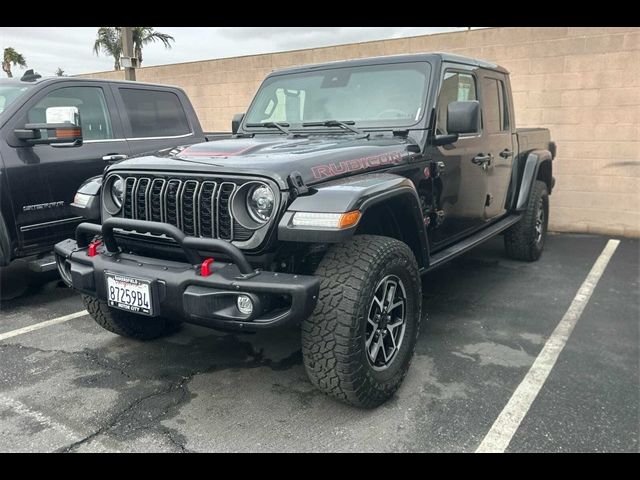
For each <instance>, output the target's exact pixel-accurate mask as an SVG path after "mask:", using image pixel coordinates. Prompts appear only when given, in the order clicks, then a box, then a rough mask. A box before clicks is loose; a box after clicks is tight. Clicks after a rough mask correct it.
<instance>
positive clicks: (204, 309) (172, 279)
mask: <svg viewBox="0 0 640 480" xmlns="http://www.w3.org/2000/svg"><path fill="white" fill-rule="evenodd" d="M114 229H122V230H135V231H136V232H138V233H154V234H165V235H166V236H168V237H170V238H172V239H173V240H174V241H175V242H176V243H177V244H178V245H179V246H180V247H182V249H183V250H184V253H185V255H186V257H187V258H188V259H189V262H190V263H184V262H174V261H167V260H160V259H154V258H149V257H142V256H139V255H132V254H127V253H123V252H121V251H120V249H119V248H118V243H117V238H116V236H115V235H114ZM96 235H100V236H101V237H102V241H103V244H102V245H100V246H99V247H98V248H97V252H96V254H95V255H94V256H90V255H89V250H90V249H89V248H88V247H89V244H90V242H91V241H92V240H93V238H94V237H95V236H96ZM54 251H55V254H56V261H57V264H58V270H60V274H61V276H62V278H63V279H64V280H65V282H66V283H67V284H69V285H70V286H71V287H73V288H75V289H77V290H79V291H81V292H83V293H85V294H87V295H90V296H93V297H97V298H100V299H102V300H106V299H107V287H106V279H105V272H108V273H114V274H119V275H126V276H131V277H134V278H137V279H142V280H149V281H150V282H151V283H150V288H151V296H152V299H153V312H154V313H153V314H154V316H162V317H171V318H180V319H181V320H183V321H185V322H189V323H197V324H199V325H204V326H208V327H212V328H225V329H242V330H258V329H262V328H269V327H275V326H279V325H283V324H285V323H288V322H291V321H296V320H302V319H304V318H306V317H307V316H309V315H310V314H311V312H312V311H313V309H314V307H315V304H316V300H317V298H318V291H319V288H320V282H319V280H318V279H317V278H316V277H313V276H309V275H294V274H289V273H277V272H265V271H260V270H254V269H253V268H252V267H251V265H250V264H249V262H248V261H247V259H246V257H245V256H244V254H243V253H242V251H241V250H239V249H238V248H237V247H235V246H234V245H232V244H230V243H228V242H225V241H223V240H215V239H203V238H195V237H188V236H185V235H184V233H183V232H182V231H180V230H179V229H177V228H176V227H174V226H172V225H168V224H164V223H158V222H146V221H141V220H130V219H120V218H110V219H108V220H105V222H104V223H103V224H102V226H100V225H96V224H92V223H81V224H80V225H79V226H78V228H77V230H76V240H72V239H68V240H64V241H62V242H60V243H58V244H57V245H56V246H55V250H54ZM216 254H218V255H222V256H223V257H225V258H227V259H229V260H230V262H229V263H226V262H219V261H214V262H213V263H212V264H211V265H210V274H209V275H208V276H203V275H201V272H200V265H201V263H202V261H203V260H204V259H205V258H209V257H214V258H215V256H216ZM241 294H245V295H248V296H249V297H250V298H251V299H252V300H253V304H254V309H253V312H252V313H251V314H249V315H246V314H242V313H240V311H239V310H238V309H237V307H236V300H237V297H238V295H241Z"/></svg>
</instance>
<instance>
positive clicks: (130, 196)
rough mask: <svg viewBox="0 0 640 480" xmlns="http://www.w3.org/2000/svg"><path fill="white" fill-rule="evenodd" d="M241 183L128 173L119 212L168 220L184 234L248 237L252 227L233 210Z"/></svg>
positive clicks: (131, 215)
mask: <svg viewBox="0 0 640 480" xmlns="http://www.w3.org/2000/svg"><path fill="white" fill-rule="evenodd" d="M237 188H238V185H237V184H236V183H234V182H232V181H229V180H227V179H212V180H204V181H203V180H195V179H183V178H180V179H179V178H149V177H125V179H124V201H123V205H122V209H121V211H120V214H119V215H120V216H122V217H124V218H133V219H138V220H150V221H154V222H164V223H169V224H171V225H173V226H175V227H178V228H179V229H180V230H182V231H183V232H184V233H185V235H190V236H194V237H203V238H219V239H222V240H229V241H231V240H238V241H245V240H248V239H249V238H251V236H252V235H253V231H252V230H249V229H246V228H244V227H243V226H242V225H240V224H239V223H238V222H237V221H236V220H235V218H234V217H233V214H232V212H231V208H230V206H231V205H230V204H231V196H232V195H233V192H234V191H235V190H236V189H237Z"/></svg>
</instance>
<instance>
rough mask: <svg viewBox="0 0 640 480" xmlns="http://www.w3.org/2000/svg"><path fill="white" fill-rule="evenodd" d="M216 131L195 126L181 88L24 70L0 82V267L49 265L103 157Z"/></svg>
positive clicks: (108, 159) (106, 160)
mask: <svg viewBox="0 0 640 480" xmlns="http://www.w3.org/2000/svg"><path fill="white" fill-rule="evenodd" d="M221 136H223V134H215V133H211V134H205V133H204V132H203V131H202V128H201V127H200V122H199V121H198V117H197V116H196V113H195V111H194V110H193V107H192V106H191V102H190V101H189V99H188V97H187V96H186V95H185V93H184V91H182V89H180V88H175V87H168V86H163V85H152V84H144V83H137V82H116V81H106V80H91V79H83V78H71V77H52V78H42V77H41V76H40V75H38V74H35V73H33V71H31V70H30V71H27V73H26V74H25V75H24V76H23V77H22V78H21V79H2V80H0V206H1V208H0V267H2V266H5V265H8V264H9V263H10V262H11V261H12V260H14V259H16V258H25V257H28V258H29V260H30V261H29V266H30V267H32V268H33V269H34V270H37V271H42V270H48V269H50V268H52V269H54V270H55V268H56V267H55V261H54V259H53V255H52V254H51V252H52V250H53V246H54V245H55V244H56V243H57V242H59V241H60V240H63V239H65V238H69V236H72V235H73V232H74V231H75V228H76V226H77V225H78V224H79V223H80V221H81V220H82V219H83V218H82V216H80V215H78V214H77V213H76V212H75V211H74V208H73V206H72V203H73V200H74V195H75V194H76V191H77V190H78V187H80V185H81V184H82V183H83V182H84V181H85V180H87V179H88V178H89V177H93V176H95V175H99V174H102V172H103V170H104V168H105V167H106V166H107V165H108V164H109V163H110V162H114V161H117V160H120V159H123V158H127V157H128V156H131V155H134V154H140V153H144V152H150V151H156V150H159V149H161V148H166V147H174V146H176V145H181V144H188V143H200V142H204V141H206V140H209V139H216V138H218V137H221ZM226 136H227V137H228V136H230V135H226ZM97 185H99V182H91V183H90V185H88V187H87V188H88V189H92V188H95V187H96V186H97ZM90 191H92V190H90ZM93 193H95V191H93ZM84 195H85V194H84V193H83V192H82V191H81V192H80V194H79V195H78V196H76V197H75V198H76V199H77V200H79V201H82V200H83V199H84V198H88V197H85V196H84ZM80 206H82V205H80Z"/></svg>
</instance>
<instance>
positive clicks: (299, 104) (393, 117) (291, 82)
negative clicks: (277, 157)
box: [245, 62, 431, 129]
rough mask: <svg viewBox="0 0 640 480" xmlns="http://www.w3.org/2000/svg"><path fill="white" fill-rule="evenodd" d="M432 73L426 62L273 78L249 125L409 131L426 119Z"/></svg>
mask: <svg viewBox="0 0 640 480" xmlns="http://www.w3.org/2000/svg"><path fill="white" fill-rule="evenodd" d="M430 70H431V68H430V65H429V64H428V63H426V62H411V63H394V64H387V65H367V66H362V67H348V68H331V69H323V70H316V71H311V72H304V73H296V74H285V75H278V76H274V77H271V78H268V79H267V80H265V82H264V83H263V84H262V87H261V88H260V90H259V91H258V93H257V95H256V99H255V101H254V102H253V104H252V105H251V107H250V109H249V112H248V113H247V116H246V120H245V122H246V123H264V122H286V123H289V124H290V125H291V127H294V128H295V127H296V126H300V124H301V123H302V122H322V121H325V120H338V121H348V120H353V121H355V122H356V123H357V124H358V126H359V127H363V126H364V127H367V126H368V127H398V126H403V127H408V126H411V125H414V124H416V123H417V122H418V121H419V120H420V118H421V117H422V115H423V113H424V105H425V96H426V93H427V86H428V83H429V74H430ZM258 128H260V127H258ZM249 129H251V128H249Z"/></svg>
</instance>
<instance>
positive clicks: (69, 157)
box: [0, 80, 130, 252]
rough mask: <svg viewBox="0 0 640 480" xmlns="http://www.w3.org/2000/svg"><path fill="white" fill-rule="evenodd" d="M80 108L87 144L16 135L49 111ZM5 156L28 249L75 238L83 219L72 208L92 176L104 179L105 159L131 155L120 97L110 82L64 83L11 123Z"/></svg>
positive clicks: (45, 92) (50, 89) (45, 90)
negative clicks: (28, 140)
mask: <svg viewBox="0 0 640 480" xmlns="http://www.w3.org/2000/svg"><path fill="white" fill-rule="evenodd" d="M55 106H74V107H77V108H78V111H79V114H80V122H81V128H82V134H83V143H82V145H80V146H77V147H62V146H59V145H58V146H54V145H33V146H29V145H26V144H25V143H23V142H20V141H19V140H17V139H16V138H15V136H13V130H14V129H15V128H23V127H24V125H25V124H26V123H45V122H46V120H47V118H46V117H47V108H48V107H55ZM7 127H8V128H6V130H5V131H6V132H7V137H6V139H7V142H6V143H4V142H3V145H2V147H0V148H2V157H3V160H4V162H5V167H6V172H7V185H8V188H9V190H10V192H9V194H10V197H11V200H12V203H13V209H14V216H15V220H16V227H17V231H18V236H19V240H20V247H21V250H22V251H27V252H28V251H29V250H40V249H42V248H44V247H46V246H50V245H52V244H53V243H55V242H57V241H59V240H62V239H65V238H68V237H70V236H73V232H74V229H75V226H76V225H77V224H78V223H79V221H80V220H81V219H80V218H77V217H74V215H73V214H72V212H71V210H70V207H69V204H70V203H71V202H72V201H73V197H74V196H75V193H76V190H77V189H78V187H79V186H80V184H82V182H84V181H85V180H86V179H87V178H89V177H92V176H95V175H100V174H101V173H102V172H103V170H104V167H105V161H104V160H103V157H104V156H106V155H112V154H122V155H129V154H130V151H129V146H128V144H127V142H126V140H124V138H123V132H122V126H121V123H120V120H119V117H118V115H117V113H116V112H115V108H114V99H113V96H112V94H111V91H110V89H109V88H108V85H107V84H106V83H102V82H82V81H81V80H79V81H71V82H69V81H64V82H59V83H54V84H52V85H49V86H47V87H45V88H43V89H42V91H40V92H38V93H37V94H36V95H34V96H33V97H32V98H31V99H29V100H28V101H27V102H26V103H25V105H24V106H23V107H22V108H21V109H20V110H19V111H18V112H17V113H16V114H15V115H14V116H13V118H12V119H11V120H10V121H9V123H8V124H7Z"/></svg>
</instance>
